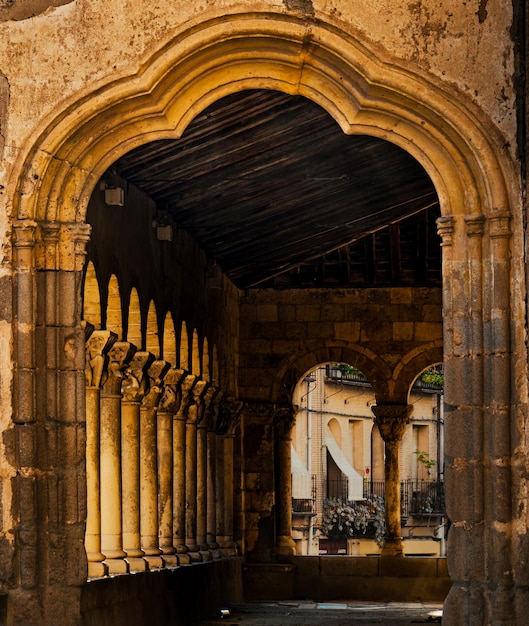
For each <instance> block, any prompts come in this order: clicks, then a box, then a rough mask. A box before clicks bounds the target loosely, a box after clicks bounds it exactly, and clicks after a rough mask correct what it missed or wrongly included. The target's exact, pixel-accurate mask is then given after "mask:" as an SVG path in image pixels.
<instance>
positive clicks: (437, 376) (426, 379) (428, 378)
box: [419, 369, 444, 387]
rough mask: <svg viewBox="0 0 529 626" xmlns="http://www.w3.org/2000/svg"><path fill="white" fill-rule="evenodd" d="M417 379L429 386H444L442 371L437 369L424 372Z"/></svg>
mask: <svg viewBox="0 0 529 626" xmlns="http://www.w3.org/2000/svg"><path fill="white" fill-rule="evenodd" d="M419 378H420V379H421V380H422V381H423V383H427V384H429V385H438V386H439V387H443V386H444V374H443V372H442V371H440V370H437V369H428V370H424V372H423V373H422V374H421V375H420V377H419Z"/></svg>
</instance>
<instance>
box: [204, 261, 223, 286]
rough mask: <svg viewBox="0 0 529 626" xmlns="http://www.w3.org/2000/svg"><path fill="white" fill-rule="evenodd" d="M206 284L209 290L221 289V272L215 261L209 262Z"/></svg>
mask: <svg viewBox="0 0 529 626" xmlns="http://www.w3.org/2000/svg"><path fill="white" fill-rule="evenodd" d="M206 284H207V286H208V287H209V288H210V289H222V270H221V269H220V266H219V265H217V261H210V262H209V263H208V267H207V270H206Z"/></svg>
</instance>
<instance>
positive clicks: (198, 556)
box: [187, 551, 202, 563]
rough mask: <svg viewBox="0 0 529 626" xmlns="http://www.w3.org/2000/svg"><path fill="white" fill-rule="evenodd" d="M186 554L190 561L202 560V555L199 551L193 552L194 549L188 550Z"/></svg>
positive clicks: (197, 561) (199, 561)
mask: <svg viewBox="0 0 529 626" xmlns="http://www.w3.org/2000/svg"><path fill="white" fill-rule="evenodd" d="M187 555H188V556H189V558H190V559H191V563H201V562H202V555H201V554H200V552H195V551H193V552H188V553H187Z"/></svg>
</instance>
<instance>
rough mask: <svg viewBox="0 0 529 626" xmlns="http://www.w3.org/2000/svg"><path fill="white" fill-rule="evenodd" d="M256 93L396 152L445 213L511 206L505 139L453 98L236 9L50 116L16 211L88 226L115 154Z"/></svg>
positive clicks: (343, 47) (373, 60)
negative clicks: (424, 177) (28, 187)
mask: <svg viewBox="0 0 529 626" xmlns="http://www.w3.org/2000/svg"><path fill="white" fill-rule="evenodd" d="M227 33H228V34H227ZM262 87H267V88H270V89H277V90H280V91H284V92H286V93H290V94H298V95H302V96H305V97H307V98H310V99H311V100H314V101H315V102H317V103H318V104H320V106H322V107H323V108H324V109H326V110H327V111H328V112H329V113H330V114H331V115H332V116H333V117H334V118H335V119H336V120H337V122H338V123H339V124H340V126H341V128H342V129H343V131H344V132H346V133H362V134H372V135H375V136H378V137H380V138H383V139H386V140H388V141H392V142H394V143H395V144H397V145H400V146H401V147H402V148H404V149H405V150H407V151H408V152H409V153H410V154H412V155H413V156H414V157H415V158H416V159H417V160H418V161H419V162H420V163H421V164H422V165H423V167H424V168H425V170H426V171H427V173H428V174H429V176H430V177H431V179H432V180H433V182H434V185H435V187H436V190H437V193H438V196H439V199H440V203H441V210H442V212H443V214H444V215H449V214H452V215H453V214H455V213H468V214H476V213H481V212H490V213H491V214H496V215H500V214H502V213H503V212H504V211H505V210H506V209H508V206H509V202H508V186H507V185H506V183H505V179H506V176H505V170H506V169H511V171H513V170H512V167H513V166H512V163H509V162H507V161H506V160H505V161H504V162H500V161H499V157H498V156H497V154H496V153H495V149H494V144H496V146H501V145H502V138H501V137H500V136H499V135H496V134H495V131H494V129H493V128H492V127H491V125H488V124H487V121H483V122H481V117H482V115H481V113H480V112H479V110H478V109H477V108H476V107H475V106H474V105H473V103H472V102H471V101H470V100H467V99H466V98H465V97H464V96H462V94H460V93H459V92H457V90H455V89H454V90H453V91H450V90H449V89H448V88H447V86H446V84H444V83H442V82H439V83H437V82H436V81H435V79H434V78H433V77H431V76H428V77H427V76H425V75H422V74H419V73H412V72H411V71H408V70H407V69H405V68H404V67H398V66H396V65H395V63H394V61H393V60H391V62H390V61H389V60H388V61H387V62H385V61H384V59H381V57H380V52H379V51H377V52H376V53H375V52H373V51H371V50H370V49H369V48H368V47H367V46H366V45H364V44H363V43H361V42H360V41H359V40H358V39H357V38H354V37H352V36H351V35H350V34H347V33H345V32H343V31H340V30H339V29H338V28H336V27H335V26H333V25H330V24H325V23H324V22H317V23H314V22H310V24H309V23H308V22H306V21H305V20H304V19H302V18H298V17H295V16H285V15H282V14H274V13H266V14H265V13H263V14H256V13H248V14H244V13H240V14H235V15H226V16H222V17H218V18H214V19H211V20H209V21H206V22H203V23H200V24H196V25H195V26H192V27H191V28H190V29H189V30H188V31H187V32H185V33H180V34H179V35H178V36H177V37H176V38H175V40H174V41H169V42H167V43H166V44H165V45H164V46H163V47H162V48H161V49H160V50H159V51H158V52H157V53H156V54H154V55H153V56H152V57H151V58H150V59H149V60H148V61H147V62H146V63H145V64H144V65H143V66H142V67H141V68H140V69H139V70H138V72H137V73H136V74H135V75H134V76H130V77H129V80H123V79H122V78H121V79H119V80H116V81H115V82H112V83H109V84H108V85H107V86H106V87H103V88H101V89H99V91H98V92H97V93H95V94H86V96H84V97H82V98H81V99H80V100H79V101H77V102H72V103H71V106H70V107H68V108H66V109H65V110H64V111H60V112H59V113H58V114H57V113H54V114H53V115H52V116H50V119H49V124H48V126H47V127H46V128H45V130H44V131H43V133H42V134H41V136H40V137H39V139H38V140H37V142H36V144H35V145H34V147H33V149H32V150H31V151H30V152H29V153H27V154H26V155H25V156H21V159H24V160H23V161H21V162H20V163H19V165H18V168H15V169H18V171H19V172H18V176H16V177H15V178H14V179H13V184H14V185H17V186H22V185H24V184H25V181H26V179H27V180H30V179H31V180H35V178H34V177H35V176H38V177H39V180H40V187H39V188H38V191H37V193H34V194H24V193H16V192H15V193H13V197H14V198H15V207H14V209H15V212H16V214H17V215H18V217H19V218H21V219H22V218H34V219H38V220H44V219H46V220H48V221H57V220H58V221H64V222H71V221H82V220H84V216H85V214H86V207H87V204H88V201H89V198H90V195H91V192H92V190H93V188H94V186H95V185H96V184H97V181H98V180H99V178H100V177H101V175H102V174H103V172H104V171H105V170H106V169H107V168H108V167H109V166H110V165H111V164H112V162H114V161H115V160H116V158H118V157H119V156H120V155H121V154H124V153H125V152H128V151H129V150H131V149H132V148H134V147H136V146H138V145H141V144H144V143H146V142H148V141H153V140H156V139H162V138H167V137H172V138H175V137H179V136H180V135H181V134H182V132H183V131H184V129H185V128H186V126H187V125H188V124H189V122H190V121H191V120H192V119H193V118H194V117H195V116H196V115H197V113H199V112H200V111H202V110H203V109H205V108H206V107H207V106H208V105H209V104H211V103H213V102H214V101H215V100H217V99H219V98H221V97H222V96H225V95H228V94H230V93H234V92H236V91H240V90H243V89H250V88H262ZM139 128H142V131H141V132H139V131H138V129H139ZM82 137H90V141H80V140H79V138H82ZM497 153H498V154H500V153H501V151H500V150H498V151H497Z"/></svg>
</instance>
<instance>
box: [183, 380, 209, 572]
mask: <svg viewBox="0 0 529 626" xmlns="http://www.w3.org/2000/svg"><path fill="white" fill-rule="evenodd" d="M206 387H207V383H206V382H205V381H203V380H199V381H197V382H196V383H195V385H194V387H193V392H192V393H193V403H192V404H190V406H189V410H188V413H187V421H186V452H185V458H186V546H187V549H188V554H189V556H190V557H191V560H192V561H201V560H202V556H201V554H200V552H199V546H198V544H197V475H198V474H197V461H198V456H197V451H198V442H197V437H198V432H197V431H198V420H199V417H200V416H201V414H202V409H203V395H204V392H205V390H206Z"/></svg>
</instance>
